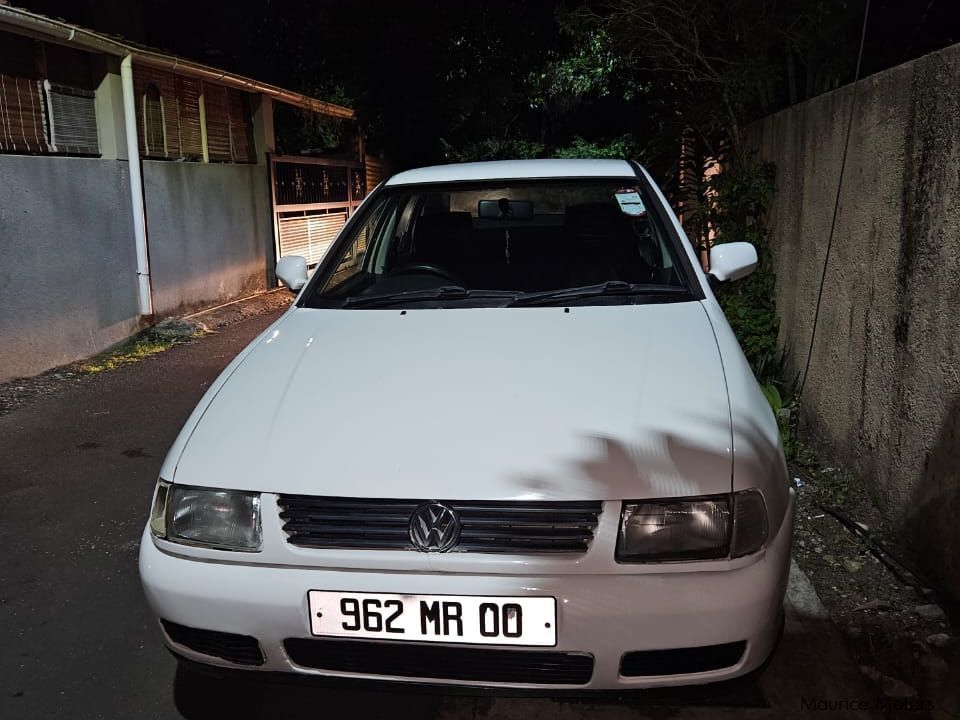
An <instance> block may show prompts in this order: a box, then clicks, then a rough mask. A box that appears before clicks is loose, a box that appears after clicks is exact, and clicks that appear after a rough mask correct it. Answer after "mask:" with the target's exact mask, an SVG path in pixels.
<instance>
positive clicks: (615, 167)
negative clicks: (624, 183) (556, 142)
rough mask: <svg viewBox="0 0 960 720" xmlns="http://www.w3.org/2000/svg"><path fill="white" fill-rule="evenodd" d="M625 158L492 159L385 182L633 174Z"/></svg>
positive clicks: (437, 167)
mask: <svg viewBox="0 0 960 720" xmlns="http://www.w3.org/2000/svg"><path fill="white" fill-rule="evenodd" d="M635 176H636V173H635V171H634V169H633V166H631V165H630V163H628V162H627V161H626V160H562V159H549V160H548V159H544V160H496V161H493V162H471V163H454V164H451V165H433V166H431V167H422V168H416V169H414V170H405V171H404V172H401V173H397V174H396V175H394V176H393V177H392V178H390V179H389V180H387V182H386V185H388V186H394V185H416V184H420V183H445V182H470V181H472V180H530V179H540V178H592V177H619V178H622V177H635Z"/></svg>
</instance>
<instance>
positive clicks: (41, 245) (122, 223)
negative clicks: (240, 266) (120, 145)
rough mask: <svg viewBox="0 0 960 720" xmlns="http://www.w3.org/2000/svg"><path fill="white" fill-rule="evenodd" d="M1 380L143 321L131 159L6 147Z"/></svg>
mask: <svg viewBox="0 0 960 720" xmlns="http://www.w3.org/2000/svg"><path fill="white" fill-rule="evenodd" d="M0 188H2V191H0V338H2V342H0V382H2V381H3V380H8V379H10V378H15V377H23V376H27V375H34V374H36V373H39V372H42V371H44V370H47V369H48V368H51V367H54V366H57V365H62V364H64V363H68V362H71V361H73V360H77V359H78V358H82V357H87V356H89V355H93V354H95V353H97V352H99V351H101V350H103V349H104V348H106V347H108V346H110V345H112V344H114V343H117V342H119V341H120V340H122V339H124V338H125V337H127V336H128V335H130V334H131V333H132V332H134V331H135V330H136V329H137V327H138V312H137V276H136V257H135V252H134V245H133V223H132V221H131V211H130V185H129V174H128V172H127V163H125V162H117V161H116V160H98V159H86V158H59V157H58V158H54V157H29V156H17V155H0Z"/></svg>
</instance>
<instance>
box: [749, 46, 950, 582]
mask: <svg viewBox="0 0 960 720" xmlns="http://www.w3.org/2000/svg"><path fill="white" fill-rule="evenodd" d="M852 92H853V88H852V87H846V88H842V89H840V90H838V91H835V92H833V93H830V94H827V95H823V96H820V97H817V98H815V99H813V100H810V101H808V102H806V103H803V104H802V105H798V106H795V107H793V108H790V109H788V110H785V111H783V112H781V113H779V114H776V115H773V116H771V117H768V118H766V119H764V120H762V121H760V122H758V123H756V124H755V125H753V126H752V127H751V128H750V129H749V136H750V137H751V141H752V143H753V144H754V145H755V146H756V147H757V148H758V149H759V152H760V156H761V157H762V158H763V159H768V160H772V161H774V162H776V164H777V186H778V187H777V196H776V200H775V202H774V205H773V208H772V212H771V214H770V217H769V223H770V229H771V236H770V237H771V244H772V248H773V252H774V256H775V263H776V269H777V274H778V279H777V304H778V308H779V312H780V315H781V322H782V325H781V338H780V340H781V342H782V344H783V346H784V347H785V348H786V350H787V357H788V365H789V367H788V371H789V372H790V373H791V375H793V374H794V373H796V372H798V371H799V370H800V369H802V367H803V363H804V361H805V359H806V352H807V348H808V343H809V342H810V336H811V323H812V318H813V311H814V306H815V302H816V295H817V288H818V285H819V282H820V274H821V271H822V268H823V261H824V254H825V251H826V243H827V236H828V233H829V229H830V221H831V215H832V212H833V201H834V195H835V193H836V188H837V181H838V178H839V173H840V159H841V155H842V151H843V139H844V133H845V130H846V125H847V121H848V118H849V112H850V107H851V97H852ZM958 168H960V45H955V46H953V47H951V48H947V49H945V50H942V51H940V52H937V53H934V54H932V55H928V56H926V57H923V58H921V59H919V60H916V61H913V62H911V63H908V64H905V65H901V66H899V67H896V68H894V69H892V70H889V71H886V72H884V73H881V74H879V75H875V76H872V77H869V78H867V79H865V80H863V81H861V82H860V84H859V88H858V90H857V98H856V110H855V116H854V121H853V129H852V135H851V137H850V146H849V156H848V159H847V168H846V173H845V178H844V185H843V191H842V195H841V198H840V209H839V216H838V222H837V227H836V232H835V236H834V242H833V249H832V252H831V257H830V263H829V267H828V271H827V274H826V284H825V286H824V294H823V304H822V307H821V314H820V321H819V326H818V329H817V336H816V343H815V345H814V349H813V356H812V361H811V365H810V373H809V376H808V379H807V383H806V389H805V391H804V397H803V409H802V415H803V419H804V421H805V423H806V424H807V426H808V427H809V430H810V431H811V432H812V434H813V436H814V437H815V438H816V439H817V440H818V441H819V442H820V444H821V445H822V447H823V448H824V449H825V450H826V452H827V453H828V454H830V455H832V457H833V459H834V460H835V461H837V462H839V463H841V464H844V465H846V466H848V467H850V468H851V469H852V470H854V471H856V472H857V473H858V474H859V475H860V476H861V477H863V478H864V479H865V480H866V481H867V482H868V485H869V488H870V489H871V491H872V493H873V494H874V495H875V497H876V499H877V500H878V501H879V503H880V505H881V507H882V508H883V509H884V510H885V512H886V515H887V517H888V518H889V519H890V520H892V521H894V522H895V523H896V524H899V525H901V526H902V528H903V529H904V531H905V536H906V538H907V539H908V541H909V543H910V546H911V548H912V551H913V554H914V557H915V558H916V559H917V560H919V561H920V562H921V563H922V565H923V566H924V567H925V568H926V569H927V570H928V572H930V573H932V575H933V576H934V578H935V579H936V580H938V581H939V582H940V583H941V584H942V585H943V586H944V587H947V588H949V590H950V591H951V592H952V593H953V594H954V596H955V597H960V522H958V517H960V474H958V469H960V172H958V170H957V169H958Z"/></svg>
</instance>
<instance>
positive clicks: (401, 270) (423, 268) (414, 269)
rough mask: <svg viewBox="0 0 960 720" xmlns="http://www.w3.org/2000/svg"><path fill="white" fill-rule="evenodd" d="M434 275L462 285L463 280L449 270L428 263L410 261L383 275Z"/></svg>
mask: <svg viewBox="0 0 960 720" xmlns="http://www.w3.org/2000/svg"><path fill="white" fill-rule="evenodd" d="M418 273H420V274H425V275H434V276H435V277H438V278H440V279H442V280H447V281H449V282H450V283H451V284H453V285H459V286H461V287H462V286H463V280H461V279H460V278H458V277H457V276H456V275H454V274H453V273H452V272H450V271H449V270H445V269H444V268H442V267H440V266H439V265H431V264H430V263H412V264H410V265H401V266H400V267H396V268H393V269H392V270H388V271H387V272H386V273H384V277H393V276H394V275H416V274H418Z"/></svg>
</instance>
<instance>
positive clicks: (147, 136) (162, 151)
mask: <svg viewBox="0 0 960 720" xmlns="http://www.w3.org/2000/svg"><path fill="white" fill-rule="evenodd" d="M142 100H143V108H142V111H141V114H140V117H141V120H142V123H143V127H142V129H141V138H140V144H141V145H142V146H143V154H144V155H145V156H147V157H167V129H166V125H165V123H164V119H163V95H161V94H160V88H158V87H157V86H156V85H155V84H153V83H151V84H150V85H148V86H147V87H146V89H145V90H144V92H143V99H142Z"/></svg>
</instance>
